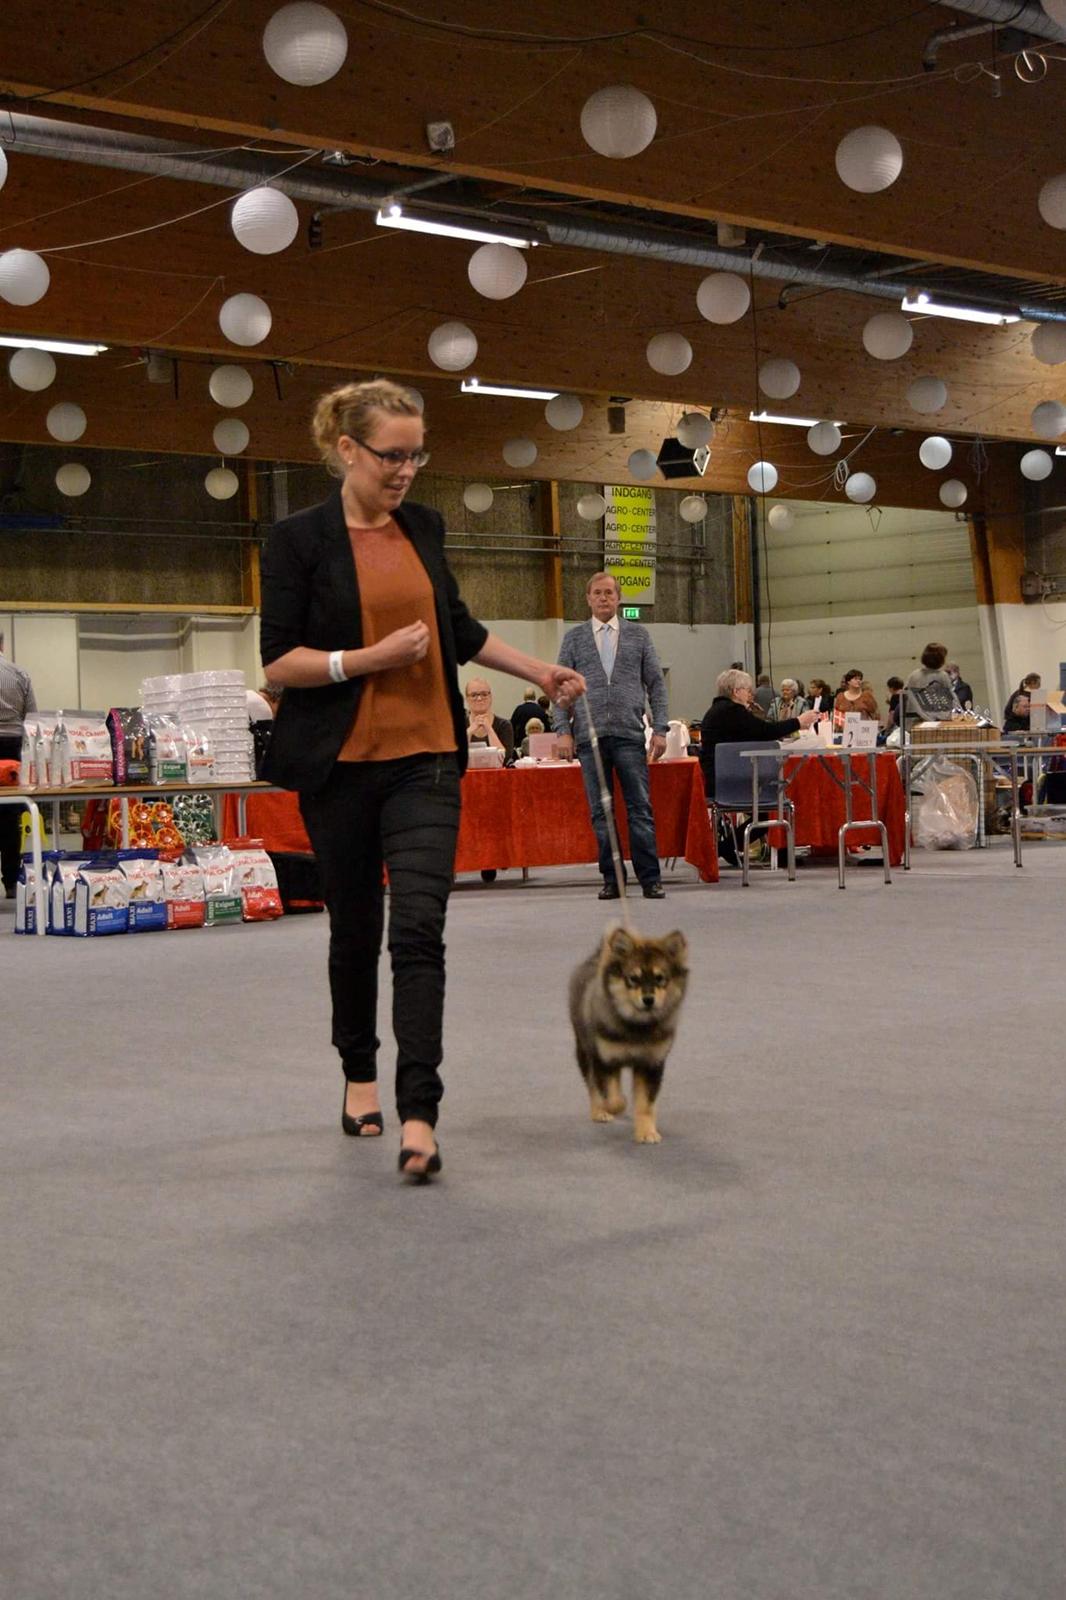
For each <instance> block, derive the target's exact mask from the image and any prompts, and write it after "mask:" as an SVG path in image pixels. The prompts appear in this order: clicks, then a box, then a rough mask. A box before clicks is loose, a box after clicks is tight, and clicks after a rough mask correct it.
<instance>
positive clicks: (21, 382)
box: [7, 350, 56, 393]
mask: <svg viewBox="0 0 1066 1600" xmlns="http://www.w3.org/2000/svg"><path fill="white" fill-rule="evenodd" d="M7 370H8V373H9V375H10V378H11V382H12V383H14V384H17V385H18V387H19V388H20V389H29V390H30V391H31V393H36V392H37V391H38V390H39V389H47V388H48V386H49V384H52V383H54V382H55V377H56V364H55V361H54V360H53V359H52V357H51V356H50V355H49V354H48V351H47V350H16V351H15V352H14V354H13V355H12V357H11V360H10V361H9V362H8V364H7Z"/></svg>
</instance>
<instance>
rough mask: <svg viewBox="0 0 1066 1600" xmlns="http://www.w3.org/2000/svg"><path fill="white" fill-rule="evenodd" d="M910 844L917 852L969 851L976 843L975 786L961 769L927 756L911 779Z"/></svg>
mask: <svg viewBox="0 0 1066 1600" xmlns="http://www.w3.org/2000/svg"><path fill="white" fill-rule="evenodd" d="M911 792H912V794H913V795H914V796H915V798H914V800H913V801H912V805H911V818H912V823H911V826H912V829H913V835H914V843H915V845H916V846H917V848H918V849H919V850H972V849H973V848H974V845H975V844H976V843H977V785H976V784H975V783H974V781H973V779H972V778H971V777H970V774H969V773H968V772H965V771H963V769H962V767H958V766H956V765H955V763H954V762H953V761H948V760H947V759H946V758H945V757H943V756H931V757H930V758H929V760H928V761H923V762H922V763H921V764H920V766H918V767H916V768H915V770H914V772H913V774H912V776H911Z"/></svg>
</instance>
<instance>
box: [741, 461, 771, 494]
mask: <svg viewBox="0 0 1066 1600" xmlns="http://www.w3.org/2000/svg"><path fill="white" fill-rule="evenodd" d="M748 488H749V489H750V490H751V492H752V494H773V492H774V490H775V489H776V488H777V468H776V467H775V466H774V465H773V463H772V462H770V461H756V463H755V465H754V466H753V467H749V468H748Z"/></svg>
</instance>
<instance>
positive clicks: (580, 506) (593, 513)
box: [577, 494, 607, 522]
mask: <svg viewBox="0 0 1066 1600" xmlns="http://www.w3.org/2000/svg"><path fill="white" fill-rule="evenodd" d="M606 510H607V502H606V500H605V499H604V498H603V495H602V494H583V495H582V496H581V498H580V499H579V500H578V502H577V514H578V516H579V517H581V518H583V519H584V521H585V522H599V520H600V518H601V517H602V516H603V513H604V512H605V511H606Z"/></svg>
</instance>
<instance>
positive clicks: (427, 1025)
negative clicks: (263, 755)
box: [300, 754, 459, 1127]
mask: <svg viewBox="0 0 1066 1600" xmlns="http://www.w3.org/2000/svg"><path fill="white" fill-rule="evenodd" d="M300 810H301V812H302V814H303V819H304V822H305V824H306V826H307V832H308V834H309V835H310V839H311V844H312V846H313V848H314V852H315V855H316V857H317V858H318V863H319V867H320V869H321V872H322V885H323V894H324V896H325V901H326V907H327V909H328V911H329V920H330V937H329V983H330V992H331V995H332V998H333V1043H334V1044H335V1045H336V1047H337V1049H338V1051H339V1052H340V1057H341V1062H342V1064H343V1067H344V1076H345V1078H346V1079H347V1080H348V1081H349V1082H350V1083H373V1081H374V1080H375V1079H376V1077H377V1052H378V1047H379V1045H380V1040H379V1039H378V1037H377V1003H378V957H379V955H380V952H381V938H382V932H383V929H384V915H385V895H384V890H383V887H382V866H383V865H384V867H386V868H387V870H388V874H389V955H390V957H391V958H392V1026H393V1032H394V1034H395V1036H396V1111H397V1114H398V1116H399V1118H400V1121H401V1122H406V1121H408V1120H409V1119H411V1118H417V1119H418V1120H420V1121H422V1122H428V1123H429V1124H430V1126H431V1127H435V1126H436V1122H437V1106H438V1104H439V1102H440V1098H441V1095H442V1094H443V1092H444V1086H443V1084H442V1083H441V1078H440V1072H439V1068H440V1063H441V1057H442V1054H443V1048H442V1044H441V1030H442V1022H443V1015H444V915H445V911H446V910H447V905H448V895H449V893H450V891H451V886H452V872H453V867H454V863H455V843H456V838H457V837H458V833H459V770H458V767H457V765H456V759H455V756H454V755H451V754H449V755H417V756H405V757H404V758H403V759H402V760H399V761H338V762H337V764H336V766H335V767H334V769H333V772H332V774H331V776H330V778H329V781H328V782H327V784H326V786H325V788H323V789H320V790H319V791H318V792H317V793H315V794H301V795H300Z"/></svg>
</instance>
